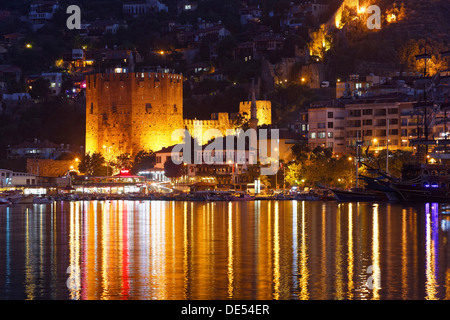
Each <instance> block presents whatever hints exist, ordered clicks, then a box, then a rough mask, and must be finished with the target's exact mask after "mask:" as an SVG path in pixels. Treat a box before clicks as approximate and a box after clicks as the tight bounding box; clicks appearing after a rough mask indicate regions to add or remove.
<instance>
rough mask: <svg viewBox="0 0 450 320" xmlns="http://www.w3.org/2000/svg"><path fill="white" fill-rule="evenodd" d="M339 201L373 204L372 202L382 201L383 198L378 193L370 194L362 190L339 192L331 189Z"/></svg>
mask: <svg viewBox="0 0 450 320" xmlns="http://www.w3.org/2000/svg"><path fill="white" fill-rule="evenodd" d="M330 190H331V191H332V192H333V193H334V195H335V197H336V200H337V201H341V202H353V201H359V202H366V201H367V202H372V201H380V200H382V196H381V194H380V193H378V192H370V191H367V190H362V189H353V190H349V191H347V190H338V189H330Z"/></svg>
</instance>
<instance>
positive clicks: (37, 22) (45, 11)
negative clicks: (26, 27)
mask: <svg viewBox="0 0 450 320" xmlns="http://www.w3.org/2000/svg"><path fill="white" fill-rule="evenodd" d="M58 9H59V4H58V1H35V2H32V3H31V4H30V12H29V13H28V19H29V21H30V22H31V23H32V24H33V29H34V30H37V29H39V28H41V27H42V26H44V24H45V23H47V22H48V21H50V20H51V19H53V15H54V14H55V13H56V11H57V10H58Z"/></svg>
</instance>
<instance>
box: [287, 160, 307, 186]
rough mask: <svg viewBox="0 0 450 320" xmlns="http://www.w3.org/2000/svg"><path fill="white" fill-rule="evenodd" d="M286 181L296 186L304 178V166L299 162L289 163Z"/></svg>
mask: <svg viewBox="0 0 450 320" xmlns="http://www.w3.org/2000/svg"><path fill="white" fill-rule="evenodd" d="M286 169H287V170H286V176H285V178H284V179H285V181H286V184H287V185H289V186H294V185H297V184H299V182H300V181H301V180H302V173H303V166H302V164H301V163H299V162H293V163H291V164H289V165H288V166H287V168H286Z"/></svg>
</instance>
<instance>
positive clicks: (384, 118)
mask: <svg viewBox="0 0 450 320" xmlns="http://www.w3.org/2000/svg"><path fill="white" fill-rule="evenodd" d="M415 106H417V103H415V102H410V101H402V99H398V98H396V97H389V96H388V97H374V98H367V99H357V100H349V101H345V100H340V101H337V102H336V101H334V102H333V101H329V102H321V103H314V104H311V105H310V107H309V108H308V126H309V130H308V144H309V146H310V147H311V148H314V147H316V146H322V147H329V148H332V150H333V152H334V153H337V154H343V153H348V152H351V151H354V150H355V146H356V141H361V142H362V146H365V147H369V146H370V150H372V151H374V152H375V153H378V152H379V151H380V150H383V149H386V148H387V147H389V149H390V150H397V149H406V150H410V151H415V149H414V146H413V145H412V144H411V143H410V141H411V140H414V139H416V138H417V137H418V135H420V134H422V131H421V129H420V127H421V126H422V124H421V120H420V119H418V117H417V115H415ZM442 113H443V111H438V114H439V115H440V114H442ZM432 124H433V126H432V128H430V138H431V137H434V138H436V139H444V138H445V137H446V136H447V135H448V134H447V132H448V129H447V128H446V127H445V125H444V124H443V123H439V122H438V121H433V123H432Z"/></svg>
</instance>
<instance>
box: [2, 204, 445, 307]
mask: <svg viewBox="0 0 450 320" xmlns="http://www.w3.org/2000/svg"><path fill="white" fill-rule="evenodd" d="M441 211H442V210H441V206H439V205H438V204H435V203H430V204H422V205H417V206H416V205H411V206H401V205H397V204H377V203H375V204H372V203H336V202H297V201H255V202H216V203H212V202H204V203H203V202H163V201H141V202H138V201H135V202H134V201H91V202H70V203H68V202H65V203H60V202H58V203H57V202H55V203H53V204H49V205H29V206H12V207H1V208H0V299H83V300H94V299H95V300H98V299H148V300H150V299H159V300H163V299H164V300H174V299H177V300H183V299H268V300H271V299H282V300H286V299H305V300H306V299H315V300H318V299H356V300H359V299H449V298H450V270H449V268H448V267H449V266H450V264H449V262H450V254H449V253H450V251H449V244H448V238H449V232H450V229H449V226H450V222H449V221H450V219H448V216H446V215H442V214H441Z"/></svg>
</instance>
